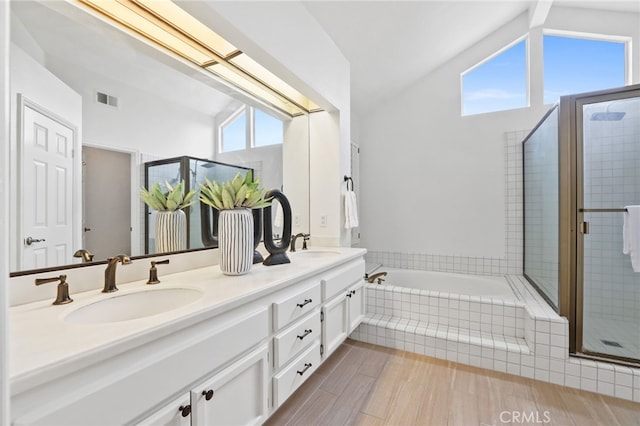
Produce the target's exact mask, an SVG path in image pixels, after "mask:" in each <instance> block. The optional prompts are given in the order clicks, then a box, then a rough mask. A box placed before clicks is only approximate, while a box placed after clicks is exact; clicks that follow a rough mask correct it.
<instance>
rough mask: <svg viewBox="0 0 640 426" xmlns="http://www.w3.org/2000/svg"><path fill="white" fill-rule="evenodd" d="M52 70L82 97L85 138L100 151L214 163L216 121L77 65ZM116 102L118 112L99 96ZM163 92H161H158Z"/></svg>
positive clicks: (57, 66) (159, 89) (57, 65)
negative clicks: (184, 157) (187, 157)
mask: <svg viewBox="0 0 640 426" xmlns="http://www.w3.org/2000/svg"><path fill="white" fill-rule="evenodd" d="M51 68H52V71H53V72H54V73H55V74H56V75H57V76H59V77H60V78H61V79H62V80H64V81H65V82H66V83H67V84H68V85H69V86H71V87H72V88H74V89H75V90H76V91H77V92H78V93H80V94H81V95H82V109H83V116H84V122H83V133H84V139H85V140H86V141H90V142H91V143H94V144H98V145H101V146H108V147H113V148H119V149H134V150H137V151H139V152H143V153H147V154H151V155H155V156H159V157H163V158H166V157H177V156H181V155H191V156H194V157H201V158H213V153H214V149H213V148H214V145H213V144H214V134H215V128H214V119H213V117H212V116H210V115H207V114H203V113H201V112H199V111H197V110H195V109H187V108H185V107H184V105H178V104H175V103H173V102H171V101H169V100H168V99H165V98H163V97H162V96H161V95H156V94H153V93H149V92H148V91H145V90H139V89H137V88H136V87H133V86H131V85H128V84H126V83H125V82H122V81H119V80H114V79H110V78H108V77H106V76H104V75H101V74H98V73H95V72H93V71H91V70H89V69H87V68H81V67H79V66H77V65H75V64H73V66H72V67H64V66H62V65H61V64H55V65H52V66H51ZM96 91H100V92H103V93H107V94H109V95H114V96H117V97H118V108H113V107H109V106H105V105H103V104H99V103H97V102H96V101H95V92H96ZM158 91H159V92H160V93H161V91H162V87H161V86H159V87H158Z"/></svg>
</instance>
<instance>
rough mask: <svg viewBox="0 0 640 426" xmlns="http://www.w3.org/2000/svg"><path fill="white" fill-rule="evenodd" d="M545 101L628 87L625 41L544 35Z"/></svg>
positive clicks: (551, 101) (555, 100) (550, 101)
mask: <svg viewBox="0 0 640 426" xmlns="http://www.w3.org/2000/svg"><path fill="white" fill-rule="evenodd" d="M543 42H544V44H543V46H544V47H543V49H544V103H545V104H552V103H554V102H557V101H558V99H559V98H560V96H563V95H569V94H574V93H582V92H589V91H593V90H600V89H608V88H612V87H620V86H624V84H625V80H624V73H625V53H624V52H625V45H624V43H622V42H611V41H603V40H590V39H584V38H570V37H561V36H551V35H545V36H544V41H543Z"/></svg>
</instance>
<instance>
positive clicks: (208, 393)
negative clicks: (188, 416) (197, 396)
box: [202, 389, 213, 401]
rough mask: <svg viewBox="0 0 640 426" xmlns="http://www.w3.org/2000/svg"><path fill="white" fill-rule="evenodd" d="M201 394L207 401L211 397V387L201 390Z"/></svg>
mask: <svg viewBox="0 0 640 426" xmlns="http://www.w3.org/2000/svg"><path fill="white" fill-rule="evenodd" d="M202 395H203V396H204V399H206V400H207V401H209V400H210V399H211V398H213V389H209V390H203V391H202Z"/></svg>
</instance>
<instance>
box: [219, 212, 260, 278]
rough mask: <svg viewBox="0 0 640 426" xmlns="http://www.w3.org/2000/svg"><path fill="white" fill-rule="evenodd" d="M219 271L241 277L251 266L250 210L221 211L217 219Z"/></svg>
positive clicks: (251, 215) (251, 228) (251, 223)
mask: <svg viewBox="0 0 640 426" xmlns="http://www.w3.org/2000/svg"><path fill="white" fill-rule="evenodd" d="M218 248H219V251H220V270H221V271H222V273H223V274H225V275H243V274H246V273H247V272H249V271H250V270H251V265H253V214H252V213H251V210H250V209H246V208H238V209H233V210H221V211H220V216H219V217H218Z"/></svg>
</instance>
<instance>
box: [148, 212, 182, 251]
mask: <svg viewBox="0 0 640 426" xmlns="http://www.w3.org/2000/svg"><path fill="white" fill-rule="evenodd" d="M155 225H156V253H167V252H172V251H181V250H186V249H187V215H186V214H185V213H184V212H183V211H182V210H175V211H168V210H165V211H159V212H156V224H155Z"/></svg>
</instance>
